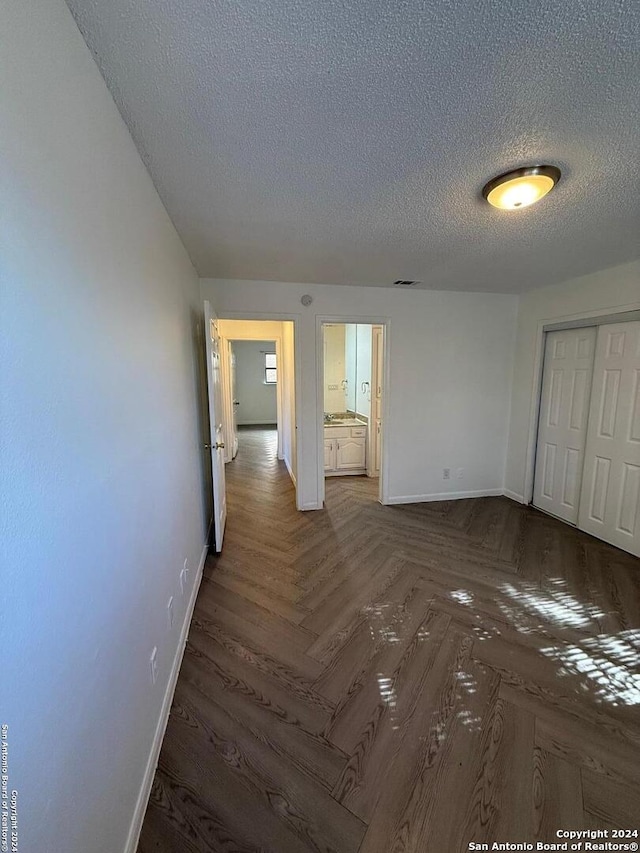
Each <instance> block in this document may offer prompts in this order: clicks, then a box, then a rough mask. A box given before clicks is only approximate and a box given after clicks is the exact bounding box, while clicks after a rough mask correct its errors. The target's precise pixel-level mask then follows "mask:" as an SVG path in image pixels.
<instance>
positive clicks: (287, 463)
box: [284, 456, 298, 486]
mask: <svg viewBox="0 0 640 853" xmlns="http://www.w3.org/2000/svg"><path fill="white" fill-rule="evenodd" d="M284 464H285V465H286V466H287V471H288V472H289V476H290V477H291V482H292V483H293V485H294V486H297V485H298V484H297V482H296V475H295V474H294V473H293V470H292V468H291V465H290V464H289V460H288V459H287V457H286V456H285V458H284Z"/></svg>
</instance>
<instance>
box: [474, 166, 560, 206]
mask: <svg viewBox="0 0 640 853" xmlns="http://www.w3.org/2000/svg"><path fill="white" fill-rule="evenodd" d="M559 180H560V169H558V167H557V166H526V167H524V168H522V169H514V170H513V171H512V172H505V173H504V175H498V177H497V178H493V179H492V180H491V181H489V183H488V184H485V185H484V187H483V189H482V195H483V196H484V198H486V200H487V201H488V202H489V204H491V205H493V206H494V207H498V208H500V209H501V210H518V209H519V208H521V207H528V206H529V205H530V204H535V203H536V202H537V201H540V199H541V198H542V197H543V196H545V195H546V194H547V193H549V192H551V190H552V189H553V188H554V187H555V185H556V184H557V183H558V181H559Z"/></svg>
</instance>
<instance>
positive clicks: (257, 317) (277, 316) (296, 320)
mask: <svg viewBox="0 0 640 853" xmlns="http://www.w3.org/2000/svg"><path fill="white" fill-rule="evenodd" d="M218 320H249V321H254V322H260V321H267V322H268V321H272V322H276V323H282V322H289V323H293V371H294V396H295V400H294V411H295V423H294V424H293V429H294V431H295V437H296V472H299V471H300V470H301V465H302V445H303V436H302V430H301V429H299V424H300V417H301V408H300V407H301V403H302V383H301V369H300V365H301V350H300V320H301V315H300V314H285V313H264V314H262V313H260V312H258V311H221V312H220V313H219V314H218ZM224 340H225V341H233V340H274V338H273V337H272V338H270V337H269V336H268V335H267V337H266V338H255V339H254V338H244V339H243V338H227V337H226V336H225V337H224ZM278 343H280V345H281V343H282V340H281V338H280V339H279V340H276V344H278ZM276 352H277V353H278V355H279V354H280V350H279V349H277V350H276ZM225 360H226V357H225ZM276 398H277V401H278V404H277V405H278V409H277V412H278V418H279V419H280V418H281V417H282V405H281V403H284V399H283V397H282V391H281V386H280V383H278V387H277V388H276ZM280 423H281V421H280V420H278V446H280ZM289 473H290V474H291V472H289ZM291 479H292V481H293V484H294V488H295V493H296V509H297V510H302V508H303V507H302V498H301V494H300V488H299V485H298V481H299V479H300V478H299V477H296V478H295V479H294V478H293V477H292V478H291Z"/></svg>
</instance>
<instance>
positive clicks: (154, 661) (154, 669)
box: [149, 646, 158, 684]
mask: <svg viewBox="0 0 640 853" xmlns="http://www.w3.org/2000/svg"><path fill="white" fill-rule="evenodd" d="M149 665H150V667H151V683H152V684H155V683H156V679H157V678H158V648H157V646H154V647H153V651H152V652H151V657H150V658H149Z"/></svg>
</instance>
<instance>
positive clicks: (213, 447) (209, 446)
mask: <svg viewBox="0 0 640 853" xmlns="http://www.w3.org/2000/svg"><path fill="white" fill-rule="evenodd" d="M204 447H205V450H223V449H224V444H222V442H220V441H216V443H215V444H205V446H204Z"/></svg>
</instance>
